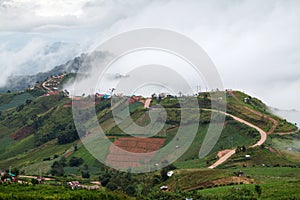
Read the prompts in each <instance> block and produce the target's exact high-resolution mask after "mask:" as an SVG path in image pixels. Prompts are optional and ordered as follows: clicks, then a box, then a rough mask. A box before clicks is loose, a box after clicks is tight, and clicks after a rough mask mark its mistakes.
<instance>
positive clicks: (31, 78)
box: [0, 43, 108, 93]
mask: <svg viewBox="0 0 300 200" xmlns="http://www.w3.org/2000/svg"><path fill="white" fill-rule="evenodd" d="M60 46H61V44H60V43H58V44H54V46H51V48H50V47H49V48H48V49H46V50H45V51H47V52H46V53H48V54H49V53H51V52H52V51H56V48H59V47H60ZM106 56H108V54H107V53H105V52H97V51H95V52H92V53H89V54H81V55H80V56H77V57H75V58H74V59H72V60H69V61H67V62H66V63H65V64H62V65H58V66H55V67H54V68H53V69H51V70H49V71H47V72H40V73H37V74H35V75H15V76H10V77H9V78H8V80H7V82H6V85H5V86H4V87H0V93H6V92H7V91H12V92H17V91H21V90H25V89H26V88H28V87H31V86H34V85H35V84H36V83H38V82H42V81H45V80H46V79H47V78H48V77H50V76H52V75H60V74H63V73H76V72H77V71H78V70H79V69H80V68H81V69H82V70H86V71H87V70H89V69H90V68H91V62H92V61H93V60H95V58H97V61H99V62H102V61H104V60H105V58H106ZM38 67H39V68H40V67H41V66H38ZM29 68H34V66H32V65H31V64H30V67H29Z"/></svg>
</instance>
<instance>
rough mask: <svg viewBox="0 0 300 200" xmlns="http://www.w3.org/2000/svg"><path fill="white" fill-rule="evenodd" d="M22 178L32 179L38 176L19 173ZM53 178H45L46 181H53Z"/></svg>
mask: <svg viewBox="0 0 300 200" xmlns="http://www.w3.org/2000/svg"><path fill="white" fill-rule="evenodd" d="M19 177H20V178H31V179H37V176H25V175H19ZM52 180H54V179H53V178H45V181H52Z"/></svg>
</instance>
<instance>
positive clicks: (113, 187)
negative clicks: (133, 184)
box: [106, 182, 118, 191]
mask: <svg viewBox="0 0 300 200" xmlns="http://www.w3.org/2000/svg"><path fill="white" fill-rule="evenodd" d="M106 188H107V189H109V190H111V191H114V190H116V189H118V185H117V184H115V183H113V182H109V183H108V184H107V185H106Z"/></svg>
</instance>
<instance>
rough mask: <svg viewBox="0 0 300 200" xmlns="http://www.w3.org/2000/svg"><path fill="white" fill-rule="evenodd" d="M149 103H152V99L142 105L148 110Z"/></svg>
mask: <svg viewBox="0 0 300 200" xmlns="http://www.w3.org/2000/svg"><path fill="white" fill-rule="evenodd" d="M151 101H152V99H146V101H145V104H144V108H149V107H150V103H151Z"/></svg>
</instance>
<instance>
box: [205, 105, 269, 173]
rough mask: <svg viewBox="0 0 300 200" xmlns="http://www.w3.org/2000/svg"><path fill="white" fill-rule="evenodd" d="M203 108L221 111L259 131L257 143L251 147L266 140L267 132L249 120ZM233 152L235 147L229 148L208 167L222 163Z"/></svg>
mask: <svg viewBox="0 0 300 200" xmlns="http://www.w3.org/2000/svg"><path fill="white" fill-rule="evenodd" d="M203 110H207V111H212V112H218V113H222V114H224V115H227V116H230V117H232V118H233V119H234V120H236V121H238V122H241V123H243V124H246V125H247V126H250V127H252V128H254V129H256V130H257V131H258V132H259V134H260V140H259V141H258V142H257V143H255V144H254V145H252V146H251V148H253V147H256V146H260V145H262V144H263V143H264V142H265V141H266V139H267V133H266V132H265V131H263V130H262V129H261V128H259V127H257V126H255V125H254V124H251V123H250V122H247V121H246V120H243V119H241V118H239V117H236V116H234V115H231V114H228V113H225V112H222V111H218V110H210V109H203ZM233 154H235V149H233V150H230V151H228V152H227V153H225V154H224V155H223V156H222V157H221V158H220V159H219V160H218V161H217V162H215V163H214V164H212V165H211V166H209V167H208V168H211V169H213V168H215V167H217V166H219V165H220V164H222V163H224V162H225V161H226V160H228V159H229V158H230V157H231V156H232V155H233Z"/></svg>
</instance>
